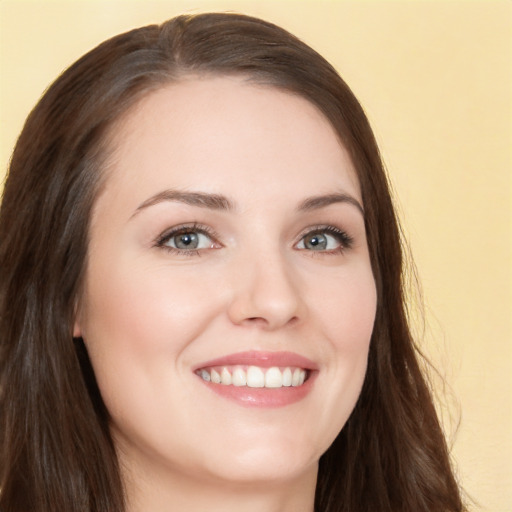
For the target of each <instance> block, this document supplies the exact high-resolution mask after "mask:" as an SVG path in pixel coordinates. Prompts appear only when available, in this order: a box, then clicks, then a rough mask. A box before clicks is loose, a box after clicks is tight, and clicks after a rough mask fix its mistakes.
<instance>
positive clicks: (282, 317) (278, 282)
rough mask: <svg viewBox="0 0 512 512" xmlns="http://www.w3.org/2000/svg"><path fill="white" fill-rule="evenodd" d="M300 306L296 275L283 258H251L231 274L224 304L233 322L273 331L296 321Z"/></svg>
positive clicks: (297, 320)
mask: <svg viewBox="0 0 512 512" xmlns="http://www.w3.org/2000/svg"><path fill="white" fill-rule="evenodd" d="M304 309H305V308H304V304H303V301H302V298H301V294H300V285H299V280H298V277H297V276H295V275H294V272H293V270H292V268H291V266H290V265H289V264H287V262H286V260H285V258H283V257H279V256H276V255H275V256H273V257H271V258H268V257H263V258H254V259H253V260H252V261H246V262H245V264H242V265H241V268H239V272H236V273H235V277H234V283H233V295H232V297H231V303H230V304H229V307H228V315H229V318H230V320H231V321H232V322H233V323H234V324H236V325H245V326H257V327H259V328H261V329H263V330H268V331H271V330H276V329H279V328H281V327H284V326H287V325H291V324H294V323H297V322H299V321H300V320H301V318H302V317H303V315H304Z"/></svg>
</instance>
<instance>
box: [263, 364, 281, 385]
mask: <svg viewBox="0 0 512 512" xmlns="http://www.w3.org/2000/svg"><path fill="white" fill-rule="evenodd" d="M265 387H266V388H282V387H283V374H282V373H281V370H280V369H279V368H276V367H272V368H269V369H268V370H267V373H266V374H265Z"/></svg>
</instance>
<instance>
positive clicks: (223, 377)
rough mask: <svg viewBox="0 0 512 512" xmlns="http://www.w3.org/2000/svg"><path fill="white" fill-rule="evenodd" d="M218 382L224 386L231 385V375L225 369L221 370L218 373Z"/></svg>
mask: <svg viewBox="0 0 512 512" xmlns="http://www.w3.org/2000/svg"><path fill="white" fill-rule="evenodd" d="M220 382H221V384H224V385H225V386H229V385H230V384H231V373H229V372H228V370H227V368H222V371H221V372H220Z"/></svg>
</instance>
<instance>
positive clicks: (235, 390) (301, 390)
mask: <svg viewBox="0 0 512 512" xmlns="http://www.w3.org/2000/svg"><path fill="white" fill-rule="evenodd" d="M236 365H239V366H251V365H254V366H259V367H261V368H270V367H271V366H278V367H287V366H288V367H299V368H303V369H306V370H308V375H309V376H308V379H307V380H306V382H304V384H303V385H302V386H296V387H291V386H290V387H282V388H276V389H272V388H249V387H246V386H240V387H237V386H224V385H222V384H214V383H212V382H206V381H205V380H203V379H201V377H198V378H199V379H200V381H201V382H202V383H203V384H204V385H205V386H206V387H207V388H208V389H210V390H211V391H213V392H214V393H216V394H217V395H219V396H221V397H223V398H225V399H228V400H232V401H234V402H236V403H237V404H238V405H241V406H244V407H264V408H276V407H283V406H286V405H291V404H293V403H295V402H298V401H300V400H302V399H303V398H305V397H306V396H307V395H308V394H309V393H310V391H311V390H312V389H313V385H314V381H315V379H316V376H317V375H318V371H317V370H318V365H316V364H315V363H314V362H313V361H311V360H310V359H308V358H306V357H304V356H300V355H298V354H295V353H293V352H260V351H249V352H239V353H237V354H230V355H228V356H224V357H220V358H218V359H212V360H211V361H206V362H204V363H202V364H200V365H198V366H197V367H196V368H194V371H197V370H198V369H200V368H209V367H213V366H236Z"/></svg>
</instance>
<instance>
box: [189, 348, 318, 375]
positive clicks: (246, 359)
mask: <svg viewBox="0 0 512 512" xmlns="http://www.w3.org/2000/svg"><path fill="white" fill-rule="evenodd" d="M236 365H244V366H245V365H247V366H259V367H261V368H270V367H272V366H280V367H297V368H303V369H305V370H317V369H318V365H317V364H315V363H314V362H313V361H311V359H308V358H307V357H304V356H301V355H300V354H296V353H295V352H268V351H259V350H249V351H247V352H237V353H234V354H228V355H225V356H222V357H219V358H217V359H212V360H210V361H205V362H204V363H201V364H200V365H198V366H197V367H196V368H195V370H199V369H200V368H207V367H210V366H236Z"/></svg>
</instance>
